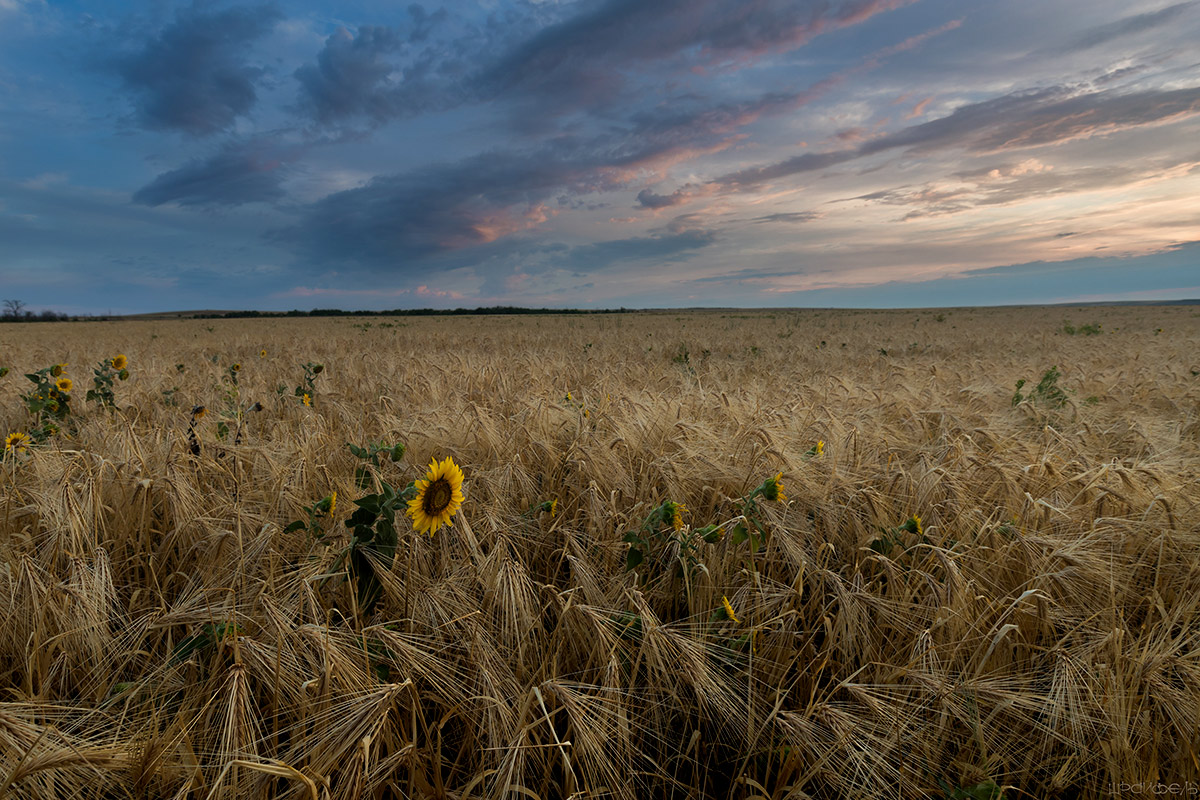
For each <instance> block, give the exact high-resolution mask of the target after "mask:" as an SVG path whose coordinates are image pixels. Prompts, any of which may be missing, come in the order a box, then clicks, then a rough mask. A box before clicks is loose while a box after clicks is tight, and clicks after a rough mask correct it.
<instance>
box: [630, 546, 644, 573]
mask: <svg viewBox="0 0 1200 800" xmlns="http://www.w3.org/2000/svg"><path fill="white" fill-rule="evenodd" d="M645 559H646V555H645V554H644V553H643V552H642V550H641V548H639V547H633V546H630V548H629V554H628V555H626V556H625V571H626V572H628V571H629V570H631V569H637V567H638V565H639V564H641V563H642V562H643V561H644V560H645Z"/></svg>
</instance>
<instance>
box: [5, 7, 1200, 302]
mask: <svg viewBox="0 0 1200 800" xmlns="http://www.w3.org/2000/svg"><path fill="white" fill-rule="evenodd" d="M1197 42H1200V0H1189V1H1188V2H1132V3H1131V2H1128V0H997V1H996V2H969V1H964V0H655V2H646V0H557V1H556V0H540V1H539V0H486V1H485V0H477V1H475V2H472V1H470V0H457V1H456V2H445V3H438V2H424V3H411V4H406V3H395V2H379V1H378V0H341V1H340V2H336V3H335V2H287V3H282V2H265V3H259V4H256V3H245V2H243V3H228V2H208V0H193V1H192V2H187V3H183V2H172V0H149V1H147V2H140V3H130V2H124V1H123V0H103V1H101V0H94V1H92V2H87V1H80V2H65V1H64V2H54V0H0V298H3V299H18V300H20V301H22V302H24V303H26V305H27V307H28V308H31V309H35V310H40V309H52V310H55V311H60V312H65V313H71V314H82V313H90V314H109V313H111V314H122V313H140V312H149V311H167V310H183V309H261V310H287V309H294V308H298V309H311V308H345V309H373V310H379V309H394V308H421V307H438V308H444V307H451V308H453V307H460V306H465V307H475V306H490V305H520V306H532V307H575V308H615V307H621V306H624V307H628V308H644V307H680V306H721V307H729V306H742V307H760V306H761V307H777V306H789V307H796V306H799V307H806V306H807V307H813V306H816V307H936V306H963V305H995V304H1021V303H1066V302H1084V301H1108V300H1123V299H1135V300H1150V299H1181V298H1195V297H1200V47H1197V45H1196V43H1197Z"/></svg>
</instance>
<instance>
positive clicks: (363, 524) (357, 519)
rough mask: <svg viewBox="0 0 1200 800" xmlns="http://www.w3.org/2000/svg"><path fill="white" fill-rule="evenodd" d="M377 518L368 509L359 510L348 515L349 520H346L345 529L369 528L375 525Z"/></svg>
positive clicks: (375, 514)
mask: <svg viewBox="0 0 1200 800" xmlns="http://www.w3.org/2000/svg"><path fill="white" fill-rule="evenodd" d="M378 518H379V514H377V513H376V512H374V511H371V510H370V509H369V508H360V509H357V510H356V511H355V512H354V513H353V514H351V515H350V519H348V520H346V527H347V528H369V527H371V526H372V525H374V524H375V520H376V519H378Z"/></svg>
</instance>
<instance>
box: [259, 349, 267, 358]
mask: <svg viewBox="0 0 1200 800" xmlns="http://www.w3.org/2000/svg"><path fill="white" fill-rule="evenodd" d="M258 357H259V358H266V357H267V351H266V348H264V349H262V350H259V351H258Z"/></svg>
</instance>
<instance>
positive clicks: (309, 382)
mask: <svg viewBox="0 0 1200 800" xmlns="http://www.w3.org/2000/svg"><path fill="white" fill-rule="evenodd" d="M302 366H303V367H304V379H303V380H302V381H301V382H300V383H299V384H298V385H297V386H296V388H295V390H294V391H293V392H292V394H293V396H295V397H296V398H297V399H298V400H299V401H300V403H301V404H302V405H306V406H311V405H312V404H313V401H314V400H315V399H316V396H317V376H318V375H320V374H321V373H322V372H324V371H325V365H324V364H316V363H314V362H312V361H309V362H307V363H305V364H303V365H302ZM286 390H287V387H286V386H280V387H279V394H280V396H282V395H283V393H284V391H286Z"/></svg>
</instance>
